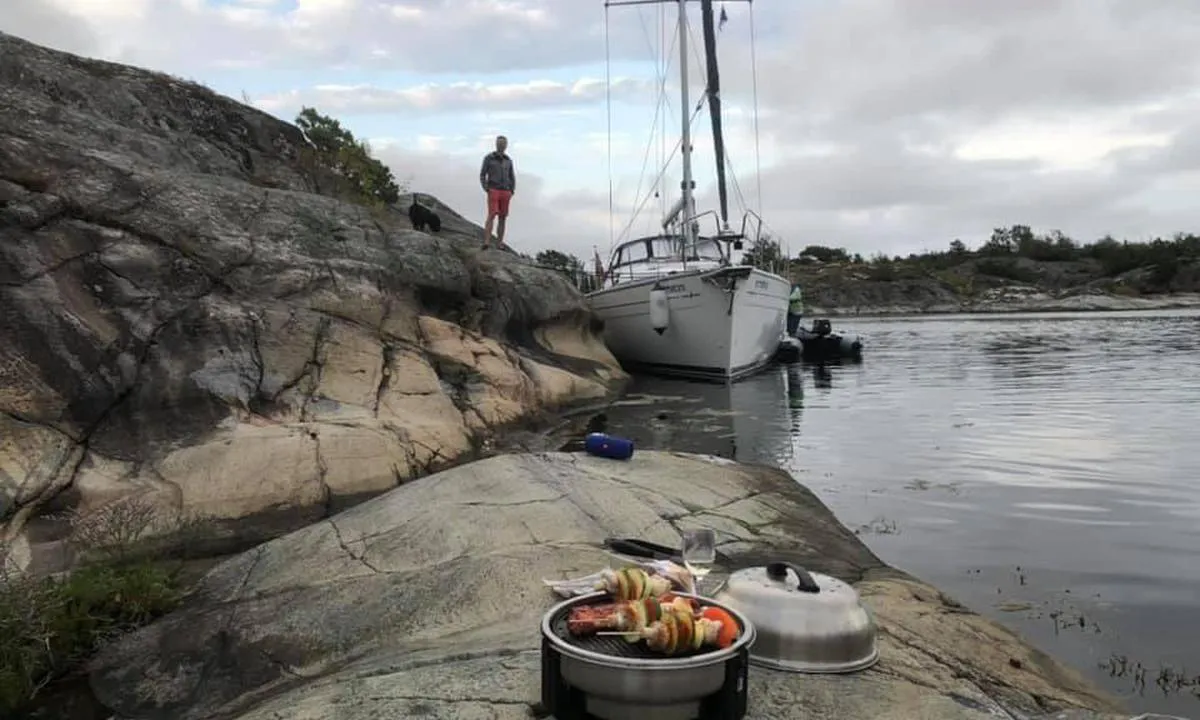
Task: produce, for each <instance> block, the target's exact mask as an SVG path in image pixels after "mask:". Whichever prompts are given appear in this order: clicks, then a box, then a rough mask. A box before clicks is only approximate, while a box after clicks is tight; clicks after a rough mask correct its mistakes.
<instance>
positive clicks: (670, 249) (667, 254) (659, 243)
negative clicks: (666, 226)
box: [649, 237, 679, 258]
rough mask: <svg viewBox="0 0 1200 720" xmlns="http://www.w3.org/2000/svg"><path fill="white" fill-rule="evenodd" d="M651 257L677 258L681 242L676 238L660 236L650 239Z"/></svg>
mask: <svg viewBox="0 0 1200 720" xmlns="http://www.w3.org/2000/svg"><path fill="white" fill-rule="evenodd" d="M649 245H650V257H660V258H677V257H679V243H678V242H676V240H675V238H669V237H659V238H654V239H653V240H651V241H649Z"/></svg>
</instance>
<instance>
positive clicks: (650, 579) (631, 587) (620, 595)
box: [596, 565, 671, 600]
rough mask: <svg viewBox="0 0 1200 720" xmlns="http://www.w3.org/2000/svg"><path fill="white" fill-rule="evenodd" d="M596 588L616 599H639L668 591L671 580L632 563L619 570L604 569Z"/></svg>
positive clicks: (657, 595)
mask: <svg viewBox="0 0 1200 720" xmlns="http://www.w3.org/2000/svg"><path fill="white" fill-rule="evenodd" d="M596 589H597V590H604V591H605V592H608V593H611V594H612V595H614V596H615V597H616V598H617V599H618V600H641V599H644V598H648V597H659V596H661V595H665V594H666V593H668V592H670V591H671V581H670V580H669V579H667V578H665V577H661V576H659V575H651V574H649V573H647V572H646V571H645V570H643V569H641V568H640V567H637V566H636V565H632V566H629V567H624V568H621V569H620V570H605V571H604V573H603V575H602V576H601V578H600V581H599V582H598V583H596Z"/></svg>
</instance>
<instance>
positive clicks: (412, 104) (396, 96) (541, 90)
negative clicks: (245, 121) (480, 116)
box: [256, 77, 653, 117]
mask: <svg viewBox="0 0 1200 720" xmlns="http://www.w3.org/2000/svg"><path fill="white" fill-rule="evenodd" d="M608 87H609V88H610V89H611V94H612V96H613V98H614V100H621V99H623V98H643V97H646V95H647V93H648V92H649V91H651V90H652V89H653V83H651V82H648V81H645V80H641V79H636V78H613V81H612V82H611V83H610V84H609V86H608ZM604 97H605V83H604V80H603V79H602V78H589V77H585V78H580V79H578V80H576V81H574V82H571V83H563V82H555V81H553V80H529V81H527V82H523V83H504V84H492V85H489V84H485V83H481V82H454V83H445V84H439V83H428V84H425V85H419V86H415V87H406V88H397V89H388V88H380V87H376V86H372V85H317V86H314V87H312V88H308V89H304V90H289V91H287V92H284V93H278V94H275V95H268V96H266V97H263V98H261V99H260V100H258V102H257V103H256V105H258V107H260V108H262V109H264V110H267V111H270V112H276V111H279V110H291V109H294V108H299V107H300V106H301V105H308V106H315V107H319V108H324V109H325V110H326V111H333V112H337V113H345V114H353V115H362V114H370V113H377V114H408V113H430V112H451V113H452V112H463V111H469V110H474V109H480V108H485V109H487V110H488V112H493V113H494V112H506V111H507V112H508V113H510V115H508V117H513V115H512V114H511V113H518V114H524V115H529V114H531V113H532V112H534V111H535V110H538V109H544V108H556V107H561V106H565V105H571V104H578V103H583V104H595V103H596V102H599V101H602V100H603V99H604Z"/></svg>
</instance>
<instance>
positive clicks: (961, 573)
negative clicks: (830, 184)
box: [608, 312, 1200, 717]
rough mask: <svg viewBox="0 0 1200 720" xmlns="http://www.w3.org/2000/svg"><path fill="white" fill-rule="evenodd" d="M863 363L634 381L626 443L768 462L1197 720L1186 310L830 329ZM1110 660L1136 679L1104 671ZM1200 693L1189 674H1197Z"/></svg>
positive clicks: (1048, 636)
mask: <svg viewBox="0 0 1200 720" xmlns="http://www.w3.org/2000/svg"><path fill="white" fill-rule="evenodd" d="M835 328H837V329H839V330H842V331H849V332H857V333H859V334H860V335H862V336H863V338H864V342H865V343H866V352H865V356H866V360H865V361H864V362H863V364H861V365H857V366H853V365H849V366H842V367H831V368H828V369H827V370H824V371H821V370H816V369H814V368H812V367H803V366H794V367H793V368H789V369H784V368H779V369H778V370H772V371H771V372H768V373H766V374H764V375H762V376H758V377H755V378H752V379H750V380H747V381H744V382H741V383H738V384H735V385H733V386H732V387H729V386H713V385H702V384H695V383H686V382H673V381H666V380H654V379H639V380H638V381H636V382H635V384H634V386H633V388H632V389H631V392H630V394H629V395H628V396H627V397H626V398H625V400H624V401H623V402H622V403H621V404H620V405H619V406H618V407H616V408H614V409H613V410H612V411H610V412H609V413H608V420H609V423H608V430H609V431H610V432H613V433H616V434H621V435H624V436H627V437H632V438H634V439H635V440H636V441H637V442H638V446H639V447H642V448H669V449H674V450H688V451H696V452H716V453H719V454H722V455H725V456H727V457H734V458H736V459H738V460H742V461H753V462H766V463H771V464H775V465H779V466H782V467H784V468H786V469H788V470H789V471H790V472H792V473H793V474H794V475H795V476H796V478H797V479H798V480H799V481H800V482H802V483H804V484H805V485H807V486H808V487H810V488H811V489H812V490H813V491H814V492H816V493H817V494H818V495H819V496H820V497H821V498H822V499H823V500H824V501H825V502H826V503H827V504H828V505H829V506H830V507H832V508H833V510H834V512H836V513H837V515H838V517H839V518H840V519H841V520H842V522H843V523H845V524H846V525H847V526H849V527H850V528H852V529H856V530H857V531H859V532H860V534H861V536H862V537H863V539H864V540H865V541H866V542H867V543H868V544H869V545H870V546H871V548H872V549H873V550H874V551H875V552H876V553H877V554H878V555H880V557H882V558H883V559H884V560H885V561H887V562H889V563H890V564H892V565H895V566H897V567H900V568H903V569H905V570H908V571H909V572H912V573H913V574H915V575H917V576H919V577H921V578H922V579H925V580H927V581H929V582H932V583H934V584H936V585H938V586H940V587H941V588H943V589H944V590H946V591H947V592H949V593H950V594H952V595H954V596H956V597H957V598H958V599H960V600H961V601H962V602H964V603H966V604H968V605H970V606H971V607H973V608H974V609H976V610H977V611H979V612H981V613H984V614H986V615H988V616H990V617H993V618H995V619H997V620H999V621H1001V622H1003V623H1005V624H1006V625H1008V626H1009V627H1011V628H1013V629H1015V630H1017V631H1018V632H1020V633H1021V634H1023V635H1024V636H1025V637H1026V638H1028V639H1029V640H1031V641H1032V642H1033V643H1034V644H1036V645H1038V646H1040V647H1041V648H1043V649H1044V650H1046V651H1048V652H1050V653H1051V654H1053V655H1055V656H1057V657H1059V658H1061V659H1063V660H1065V661H1066V662H1069V663H1071V664H1073V665H1074V666H1075V667H1077V668H1078V669H1079V670H1081V671H1082V672H1084V673H1085V674H1087V675H1089V676H1090V677H1092V678H1093V679H1095V680H1096V681H1097V682H1099V683H1100V684H1101V685H1102V686H1103V687H1106V688H1107V689H1109V690H1110V691H1112V692H1114V693H1116V694H1118V695H1119V696H1122V697H1124V698H1125V699H1126V701H1127V703H1128V705H1129V707H1130V709H1131V710H1138V711H1158V712H1164V713H1174V714H1176V715H1181V716H1185V717H1200V686H1197V687H1191V688H1189V687H1184V688H1177V687H1176V685H1177V684H1178V681H1172V682H1171V683H1170V684H1171V688H1172V689H1171V690H1169V691H1168V692H1165V693H1164V691H1163V690H1161V689H1160V688H1159V686H1158V684H1157V682H1156V680H1157V679H1158V677H1159V675H1160V672H1161V670H1162V668H1164V667H1167V668H1170V669H1171V670H1174V671H1180V672H1182V673H1184V675H1185V676H1190V677H1192V678H1195V677H1196V676H1197V675H1200V313H1195V312H1161V313H1137V314H1132V313H1119V314H1116V313H1114V314H1103V315H1098V314H1093V313H1089V314H1055V315H1023V316H989V317H977V318H962V317H944V318H922V319H893V320H883V319H872V320H864V319H852V320H845V321H843V320H836V321H835ZM1114 656H1116V657H1120V656H1124V657H1125V658H1127V662H1128V665H1130V666H1132V665H1134V664H1135V663H1138V662H1140V663H1141V664H1142V665H1143V666H1146V667H1147V668H1148V670H1147V672H1146V673H1145V682H1144V688H1139V687H1138V682H1137V680H1136V679H1135V678H1134V677H1133V675H1132V673H1128V672H1127V673H1125V674H1124V675H1122V673H1121V672H1120V667H1119V661H1117V664H1118V667H1117V668H1116V672H1115V673H1114V671H1113V670H1112V669H1110V668H1105V667H1101V666H1102V665H1108V664H1110V661H1111V660H1112V659H1113V658H1114ZM1197 682H1200V681H1197Z"/></svg>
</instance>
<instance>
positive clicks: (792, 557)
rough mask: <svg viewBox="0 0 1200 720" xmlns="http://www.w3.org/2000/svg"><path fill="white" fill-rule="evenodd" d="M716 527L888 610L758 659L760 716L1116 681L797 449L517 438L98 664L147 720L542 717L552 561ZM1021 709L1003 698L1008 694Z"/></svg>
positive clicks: (893, 710) (1050, 695)
mask: <svg viewBox="0 0 1200 720" xmlns="http://www.w3.org/2000/svg"><path fill="white" fill-rule="evenodd" d="M695 526H703V527H710V528H715V529H716V530H718V531H719V532H720V534H721V537H720V539H721V545H720V547H719V548H718V551H719V553H720V554H721V557H724V558H728V559H729V561H730V562H731V563H733V564H737V565H739V566H740V565H744V564H754V565H758V564H762V563H763V562H766V561H767V560H769V559H782V560H788V561H792V562H796V563H799V564H801V565H804V566H806V567H809V568H811V569H813V570H817V571H820V572H824V573H828V574H830V575H834V576H836V577H838V578H841V579H843V580H846V581H848V582H852V583H854V585H855V586H856V587H857V589H858V591H859V592H860V593H862V595H863V597H864V599H865V602H867V603H868V604H869V605H870V607H871V609H872V610H873V611H874V613H875V615H876V617H877V619H878V622H879V628H880V641H879V642H880V653H881V659H880V662H879V663H878V664H877V665H876V666H874V667H873V668H871V669H870V670H867V671H864V672H862V673H859V674H857V675H851V676H835V677H830V676H825V677H820V676H806V677H804V679H803V681H798V680H797V677H796V676H795V675H785V674H779V673H775V672H771V671H767V670H762V669H758V668H754V669H752V674H751V683H750V693H751V695H750V703H751V715H750V717H752V718H763V719H765V718H772V719H776V720H779V719H785V718H797V719H805V720H807V719H810V718H811V719H813V720H816V719H817V718H834V717H836V718H893V719H895V720H900V719H904V720H908V719H911V718H929V719H934V720H940V719H956V720H957V719H962V720H969V719H982V718H994V717H997V714H996V713H1000V712H1006V713H1009V715H1008V716H1009V717H1024V718H1030V717H1035V716H1039V715H1043V714H1045V713H1046V712H1048V711H1053V710H1057V709H1081V710H1089V711H1095V712H1098V713H1104V712H1116V711H1117V710H1118V709H1119V708H1118V707H1117V706H1116V704H1115V701H1114V700H1111V699H1109V698H1107V697H1105V696H1104V695H1103V694H1102V693H1101V692H1100V691H1098V690H1097V689H1095V688H1094V687H1092V686H1090V685H1089V684H1088V683H1087V682H1086V681H1084V680H1083V679H1082V678H1081V676H1080V675H1078V674H1077V673H1075V672H1074V671H1072V670H1069V669H1067V668H1065V667H1063V666H1062V665H1061V664H1059V663H1058V662H1056V661H1055V660H1053V659H1052V658H1050V657H1048V656H1046V655H1045V654H1043V653H1041V652H1039V651H1037V650H1034V649H1033V648H1031V647H1030V646H1028V645H1026V644H1025V643H1024V642H1022V641H1021V640H1020V638H1018V637H1017V636H1016V635H1014V634H1013V633H1011V632H1009V631H1008V630H1005V629H1004V628H1002V627H1001V626H999V625H997V624H996V623H994V622H992V621H990V620H987V619H985V618H983V617H980V616H979V615H976V614H974V613H971V612H970V611H968V610H966V609H964V608H962V607H961V606H959V605H958V604H957V603H955V602H954V601H953V600H951V599H950V598H947V597H946V596H944V595H943V594H942V593H940V592H939V591H938V590H937V589H935V588H933V587H930V586H929V585H926V584H925V583H922V582H920V581H918V580H916V579H914V578H912V577H910V576H908V575H906V574H904V573H902V572H900V571H897V570H894V569H892V568H889V567H887V566H886V565H884V564H883V563H882V562H881V561H880V560H879V559H878V558H876V557H875V556H874V555H873V554H871V552H870V551H869V550H867V548H866V547H865V546H864V545H863V544H862V543H861V542H860V541H859V540H858V539H857V538H856V537H855V536H854V534H853V533H852V532H850V531H849V530H848V529H847V528H845V527H844V526H842V525H841V524H840V523H839V522H838V521H837V520H836V519H835V518H834V517H833V515H832V514H831V513H830V512H829V510H828V509H826V508H825V507H824V506H823V505H821V503H820V502H819V501H818V500H817V499H816V497H815V496H813V495H812V494H811V493H810V492H809V491H808V490H806V489H805V488H803V487H801V486H800V485H798V484H797V483H796V482H795V481H794V480H793V479H792V478H791V477H790V476H788V475H786V474H785V473H783V472H781V471H777V470H772V469H768V468H764V467H757V466H743V465H738V464H735V463H732V462H730V461H725V460H720V459H717V458H713V457H707V456H697V455H683V454H674V453H664V452H655V451H642V452H638V453H637V454H636V455H634V457H633V458H632V459H631V460H629V461H626V462H616V461H611V460H605V459H601V458H594V457H591V456H588V455H585V454H579V453H547V454H524V455H504V456H498V457H493V458H490V459H487V460H482V461H478V462H474V463H470V464H467V465H462V466H459V467H456V468H453V469H450V470H446V471H443V472H440V473H437V474H435V475H431V476H428V477H425V478H422V479H420V480H416V481H414V482H410V483H408V484H406V485H404V486H403V487H400V488H397V489H395V490H392V491H389V492H388V493H386V494H384V495H382V496H379V497H377V498H374V499H372V500H370V501H367V502H366V503H363V504H361V505H358V506H356V507H354V508H352V509H350V510H347V511H345V512H342V513H340V514H338V515H336V516H334V517H331V518H329V519H327V520H325V521H322V522H320V523H317V524H315V525H313V526H311V527H308V528H305V529H303V530H299V531H296V532H294V533H291V534H289V535H286V536H283V537H281V538H278V539H276V540H273V541H271V542H269V543H266V544H264V545H262V546H260V547H258V548H256V549H254V550H251V551H248V552H246V553H243V554H242V555H240V556H237V557H234V558H231V559H230V560H228V561H226V562H224V563H223V564H221V565H219V566H217V567H216V568H214V569H213V570H212V571H211V572H210V573H209V574H208V575H207V576H206V577H205V578H204V579H203V580H202V581H201V582H200V583H199V585H198V587H197V588H196V589H195V592H194V594H193V596H192V598H191V599H190V600H189V601H188V603H187V605H186V606H185V607H184V608H183V609H181V610H179V611H177V612H176V613H174V614H172V615H170V616H167V617H166V618H164V619H162V620H160V621H158V622H156V623H154V624H153V625H150V626H148V627H146V628H144V629H142V630H141V631H138V632H137V633H135V634H133V635H131V636H128V637H126V638H124V639H123V640H121V641H119V642H118V643H116V644H115V645H114V646H112V647H111V648H109V649H108V650H107V651H105V652H103V653H102V654H101V655H100V656H99V657H98V658H97V659H96V660H95V661H94V663H93V666H92V676H91V678H92V687H93V689H94V690H95V692H96V695H97V696H98V698H99V699H100V701H101V702H103V703H104V704H105V705H107V706H108V707H110V708H111V709H112V710H113V711H114V712H115V713H117V714H118V716H120V717H123V718H129V719H131V720H132V719H136V720H158V719H163V720H165V719H166V718H172V719H173V720H174V719H178V720H202V719H207V718H217V717H220V718H230V719H234V718H236V719H237V720H269V719H272V718H285V717H286V718H291V719H294V720H368V719H373V718H379V717H431V718H447V719H449V718H476V717H478V718H485V717H486V718H497V717H498V718H514V719H515V718H527V717H529V715H530V712H531V709H532V707H533V706H535V705H536V704H537V703H538V700H539V682H540V680H539V670H538V668H539V655H538V647H539V622H540V620H541V617H542V615H543V614H544V613H545V611H546V610H547V609H549V607H550V606H551V605H553V604H554V603H555V602H556V601H557V598H556V597H555V596H554V595H552V594H551V593H550V591H549V590H548V589H547V588H546V587H544V586H543V584H542V582H541V580H542V579H543V578H547V579H550V578H564V577H577V576H580V575H585V574H588V573H590V572H594V571H595V570H597V569H599V568H601V567H605V566H607V565H608V564H609V562H610V556H609V555H608V554H607V553H605V552H604V551H603V550H601V549H600V547H599V545H600V543H601V541H602V540H603V539H604V538H606V537H610V536H618V537H640V538H643V539H646V540H650V541H652V542H658V543H663V544H675V543H677V542H678V537H679V535H678V531H679V530H680V529H686V528H688V527H695ZM999 716H1000V717H1005V715H999Z"/></svg>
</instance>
